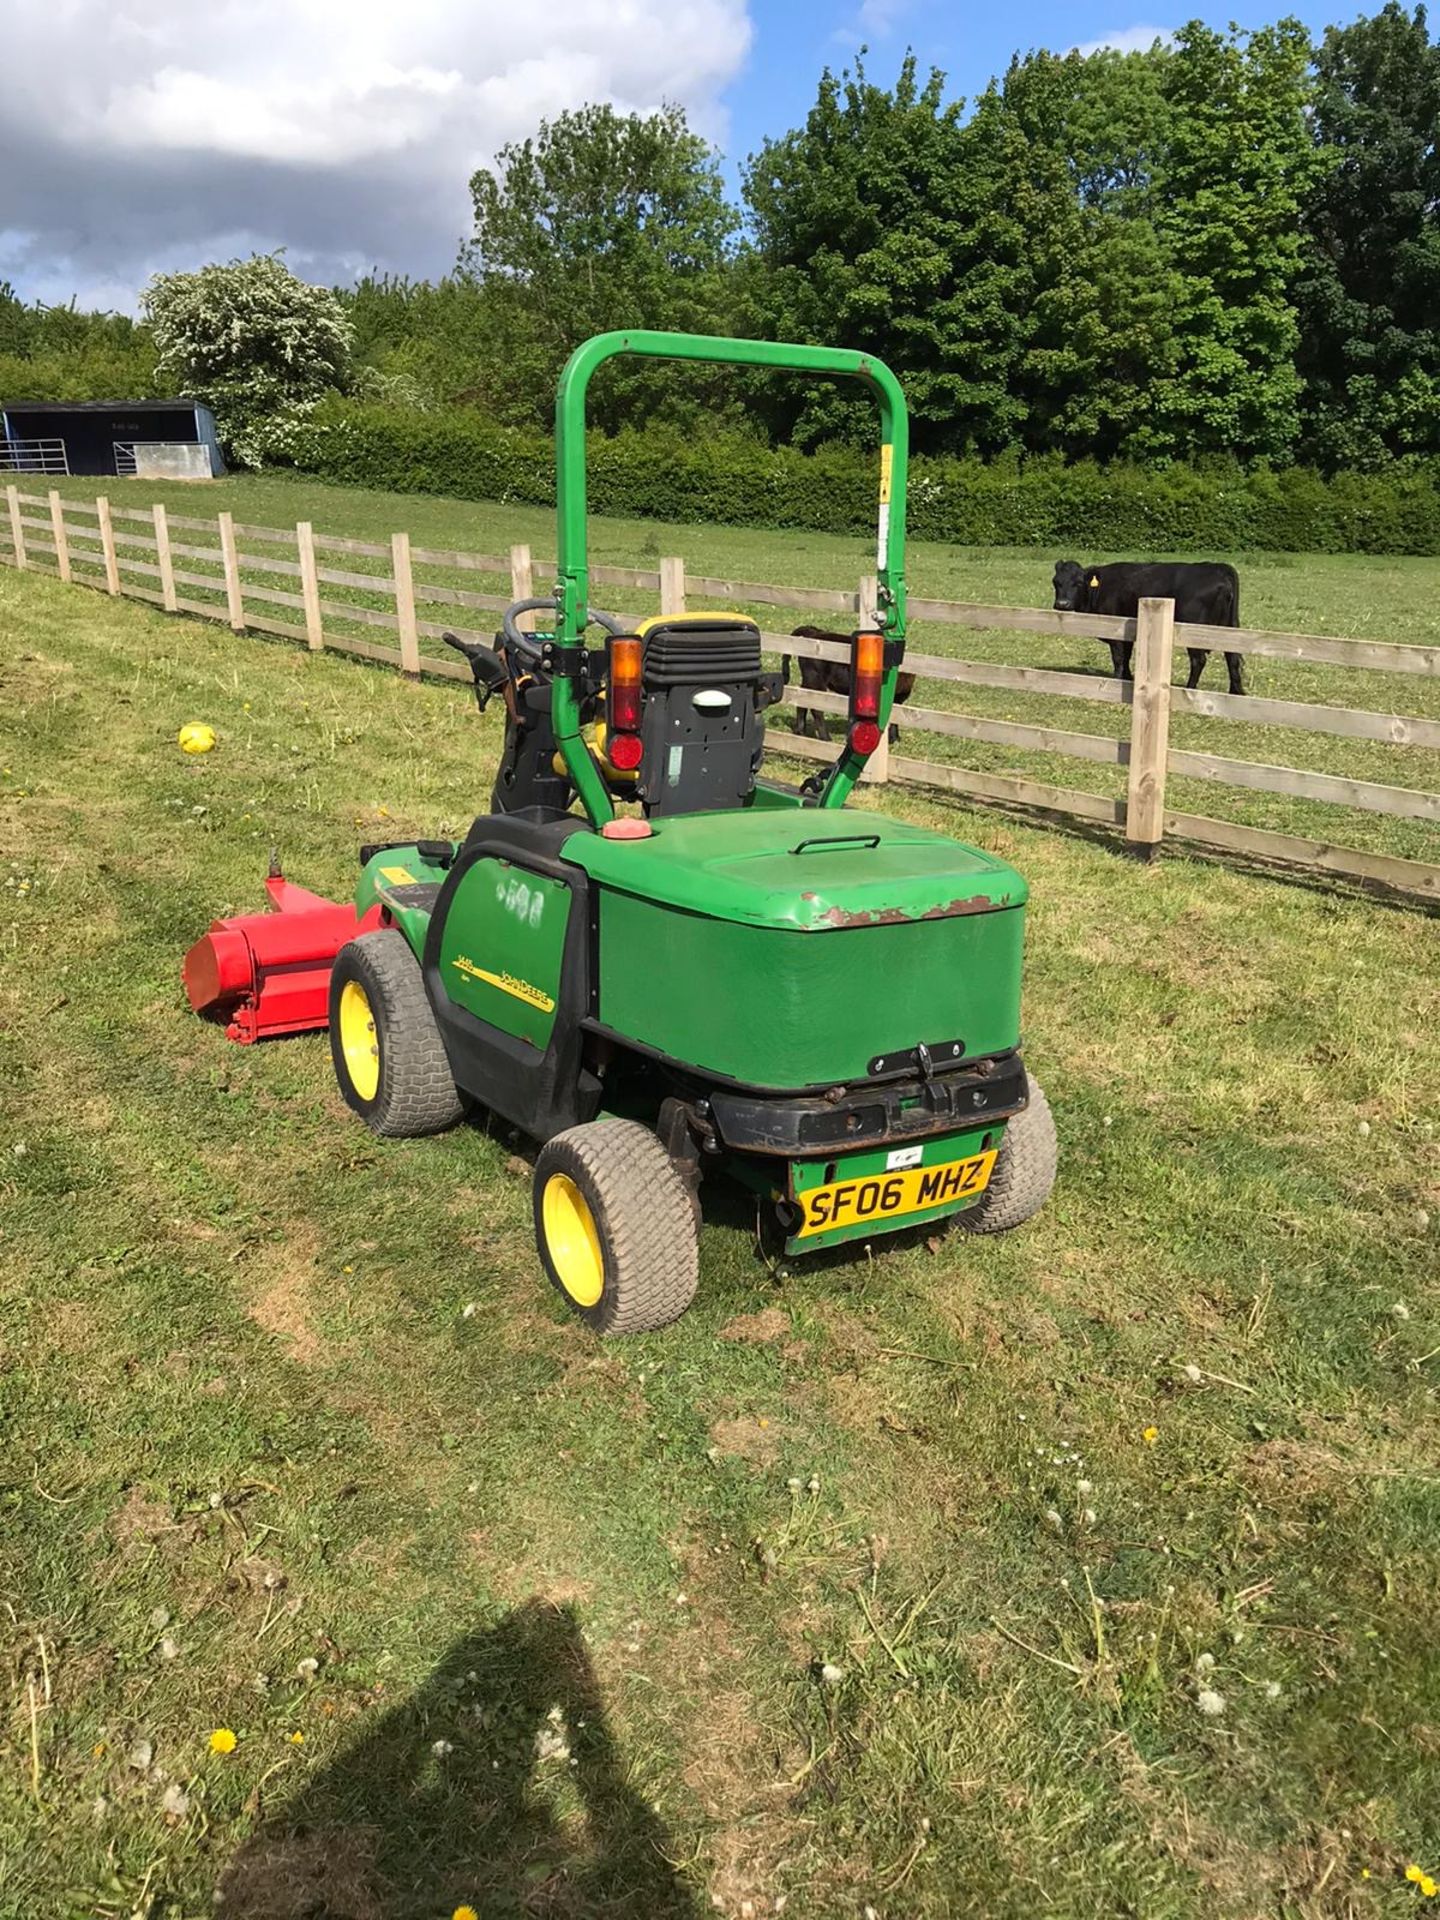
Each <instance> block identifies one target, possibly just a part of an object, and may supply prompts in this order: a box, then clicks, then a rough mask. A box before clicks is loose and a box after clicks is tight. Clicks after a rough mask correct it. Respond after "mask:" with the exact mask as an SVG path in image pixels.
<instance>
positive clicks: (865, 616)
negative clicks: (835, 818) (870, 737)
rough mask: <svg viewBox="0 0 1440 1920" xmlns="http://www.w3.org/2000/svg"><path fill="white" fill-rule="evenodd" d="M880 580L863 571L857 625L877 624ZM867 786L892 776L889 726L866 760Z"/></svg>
mask: <svg viewBox="0 0 1440 1920" xmlns="http://www.w3.org/2000/svg"><path fill="white" fill-rule="evenodd" d="M879 597H880V582H879V580H878V579H877V578H876V577H875V575H874V574H873V573H862V574H861V576H860V585H859V588H858V589H857V591H856V594H855V622H856V625H857V627H864V628H866V629H867V630H868V629H869V628H872V627H873V626H874V625H875V622H876V620H877V618H878V617H879ZM860 778H861V780H862V781H863V782H864V783H865V785H866V786H871V787H883V786H885V785H886V783H887V782H888V781H889V778H890V729H889V728H888V727H887V728H886V729H885V731H884V733H882V734H881V736H880V744H879V746H878V747H877V748H876V749H875V751H874V753H872V754H871V756H870V758H869V759H868V760H867V761H866V762H865V771H864V772H863V773H862V774H861V775H860Z"/></svg>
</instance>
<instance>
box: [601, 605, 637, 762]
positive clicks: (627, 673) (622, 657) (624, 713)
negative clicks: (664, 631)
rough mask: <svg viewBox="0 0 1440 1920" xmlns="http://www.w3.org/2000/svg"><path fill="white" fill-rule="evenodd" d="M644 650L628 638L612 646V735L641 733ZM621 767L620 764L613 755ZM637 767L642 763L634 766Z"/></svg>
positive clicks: (612, 758) (613, 757)
mask: <svg viewBox="0 0 1440 1920" xmlns="http://www.w3.org/2000/svg"><path fill="white" fill-rule="evenodd" d="M642 655H643V648H642V646H641V643H640V641H639V640H638V639H635V638H634V637H633V636H630V635H626V636H624V637H623V638H616V639H612V640H611V642H610V713H609V721H610V731H611V732H612V733H638V732H639V731H640V707H641V702H642V699H643V697H644V696H643V691H642V686H641V675H642V664H643V662H642ZM610 758H611V760H612V761H614V764H615V765H616V766H617V767H618V766H619V765H620V762H619V761H618V760H616V759H615V755H614V753H613V752H612V754H611V755H610ZM633 764H634V765H635V766H638V765H639V764H640V763H639V760H638V759H637V760H635V761H634V762H633Z"/></svg>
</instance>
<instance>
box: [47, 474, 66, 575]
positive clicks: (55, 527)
mask: <svg viewBox="0 0 1440 1920" xmlns="http://www.w3.org/2000/svg"><path fill="white" fill-rule="evenodd" d="M50 530H51V532H52V533H53V534H54V535H55V565H56V567H57V568H58V570H59V573H60V578H61V579H62V580H65V581H67V582H68V580H69V578H70V541H69V538H68V536H67V535H66V532H65V503H64V501H63V500H61V498H60V489H59V488H58V487H52V488H51V489H50Z"/></svg>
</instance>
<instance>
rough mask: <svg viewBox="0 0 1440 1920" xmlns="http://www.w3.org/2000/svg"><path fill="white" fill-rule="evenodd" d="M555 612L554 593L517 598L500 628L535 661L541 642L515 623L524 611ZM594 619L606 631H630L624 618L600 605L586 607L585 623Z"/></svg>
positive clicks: (521, 653) (527, 658) (525, 654)
mask: <svg viewBox="0 0 1440 1920" xmlns="http://www.w3.org/2000/svg"><path fill="white" fill-rule="evenodd" d="M554 612H555V596H554V595H553V594H552V595H549V596H547V597H546V598H545V599H543V600H517V601H515V602H514V604H513V605H511V606H508V607H507V608H506V609H505V612H504V614H503V615H502V616H501V620H500V630H501V632H502V633H503V634H504V635H505V639H506V642H507V644H508V645H510V646H512V647H513V648H514V649H515V651H516V652H517V653H518V654H519V655H520V657H521V658H522V659H525V660H529V661H535V660H538V659H539V657H540V647H541V643H540V642H539V641H538V640H537V639H536V638H535V635H534V634H533V633H522V632H521V631H520V628H519V627H518V626H517V625H516V624H515V623H516V621H517V620H518V619H519V617H520V615H521V614H522V613H549V614H553V613H554ZM592 621H593V622H594V624H595V625H596V626H597V627H603V628H604V630H605V632H606V633H610V634H615V633H627V632H628V631H629V629H628V628H627V627H626V625H625V622H624V621H623V620H619V619H617V618H616V616H615V615H614V614H613V613H604V612H602V611H601V609H600V608H599V607H587V608H586V609H585V625H586V626H587V627H588V626H589V625H590V624H591V622H592Z"/></svg>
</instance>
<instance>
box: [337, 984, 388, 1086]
mask: <svg viewBox="0 0 1440 1920" xmlns="http://www.w3.org/2000/svg"><path fill="white" fill-rule="evenodd" d="M340 1051H341V1053H342V1054H344V1056H345V1071H346V1073H347V1074H349V1076H350V1084H351V1086H352V1087H353V1088H354V1089H355V1091H356V1093H358V1094H359V1096H360V1098H361V1099H362V1100H373V1099H374V1098H375V1095H376V1094H377V1093H378V1092H379V1091H380V1036H379V1034H378V1033H377V1032H376V1031H375V1015H374V1014H373V1013H372V1012H371V1009H370V997H369V995H368V994H367V993H366V991H365V989H364V987H362V986H361V984H360V982H359V981H358V980H347V981H346V982H345V984H344V986H343V987H342V988H341V989H340Z"/></svg>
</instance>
